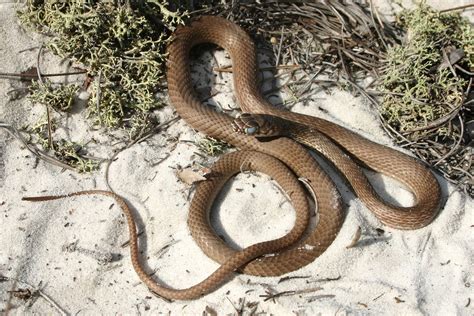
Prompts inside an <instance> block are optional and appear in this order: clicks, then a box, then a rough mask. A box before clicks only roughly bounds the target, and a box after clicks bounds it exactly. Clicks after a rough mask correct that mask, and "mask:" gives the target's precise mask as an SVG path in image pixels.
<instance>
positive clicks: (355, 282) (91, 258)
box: [0, 0, 474, 315]
mask: <svg viewBox="0 0 474 316" xmlns="http://www.w3.org/2000/svg"><path fill="white" fill-rule="evenodd" d="M4 2H5V1H4ZM439 2H441V1H439ZM467 2H468V1H464V3H467ZM461 4H462V1H454V0H452V1H446V2H445V3H443V4H442V5H443V6H444V7H449V6H453V5H461ZM387 7H388V6H385V8H387ZM16 8H17V6H16V5H14V4H12V3H1V2H0V71H3V72H15V73H18V72H20V71H24V70H26V69H27V68H29V67H32V66H36V56H37V49H32V50H27V51H24V52H22V51H23V50H25V49H28V48H32V47H37V46H39V44H40V43H41V41H43V40H44V38H42V37H41V36H38V35H36V34H32V33H31V32H25V31H23V30H22V29H21V28H20V26H19V24H18V21H17V20H16V17H15V14H14V13H15V10H16ZM208 56H209V55H208ZM216 56H218V59H219V60H221V61H222V64H225V63H229V61H225V60H224V59H225V58H224V54H223V53H222V52H217V53H216ZM61 62H62V61H61V60H60V59H58V58H56V57H53V56H51V55H50V54H48V53H47V54H46V55H45V56H44V57H43V58H42V66H43V71H44V72H56V71H66V70H67V67H66V65H65V63H61ZM216 81H217V82H216V83H215V89H216V90H218V91H220V92H221V93H219V94H218V95H217V96H216V97H215V98H214V100H215V101H217V102H219V103H220V104H221V105H222V106H223V107H227V106H233V105H234V104H235V102H234V99H233V97H232V87H231V86H229V84H228V83H227V84H226V83H225V82H226V81H228V82H230V81H231V76H226V75H225V74H223V79H220V78H219V77H218V78H217V79H216ZM19 86H21V85H20V83H19V82H15V81H8V80H3V79H1V80H0V95H1V98H0V120H4V121H6V122H9V123H11V124H13V125H15V126H17V127H20V126H22V125H24V124H27V123H32V122H35V121H36V120H38V119H39V118H40V117H41V116H42V115H44V114H43V113H44V108H43V107H42V106H41V105H34V106H33V105H31V104H30V103H29V102H27V101H26V100H25V99H20V100H9V97H8V95H7V92H8V91H10V90H12V89H14V88H17V87H19ZM282 97H283V98H284V97H285V96H284V95H283V96H282ZM315 105H318V106H320V107H321V108H322V109H323V110H324V111H320V110H318V108H317V106H315ZM293 110H295V111H299V112H304V113H308V114H312V115H318V116H322V117H326V118H328V119H330V120H333V121H336V122H338V123H340V124H342V125H344V126H346V127H349V128H351V129H353V130H356V131H357V132H359V133H361V134H363V135H364V136H366V137H368V138H370V139H372V140H375V141H377V142H380V143H383V144H386V145H389V146H392V143H391V141H390V139H389V138H388V136H387V135H385V134H384V132H383V129H382V128H381V127H380V126H379V123H378V121H377V117H376V114H375V113H374V111H373V110H371V109H370V107H369V106H368V105H367V104H366V103H365V102H364V101H363V100H361V99H357V98H354V97H352V96H351V95H349V94H347V93H344V92H334V93H332V94H331V95H326V94H318V95H315V96H314V101H312V102H310V103H309V104H308V105H304V106H303V105H296V106H295V107H294V108H293ZM326 111H327V113H326ZM84 113H85V112H84V111H81V109H78V110H77V111H75V112H74V114H72V115H70V116H69V117H63V122H65V123H66V124H67V125H66V126H67V130H66V129H64V128H63V129H59V130H58V131H57V132H56V134H55V136H57V137H64V136H67V137H70V138H71V139H72V140H75V141H79V142H81V141H82V142H86V141H89V140H90V139H91V138H92V137H94V139H96V140H97V144H96V145H93V146H92V150H93V153H94V155H96V156H100V157H110V156H111V155H112V153H113V150H114V149H117V148H118V147H119V146H120V144H119V145H111V144H116V143H117V141H116V140H113V139H110V138H108V137H106V133H105V132H104V131H92V130H90V129H89V128H88V127H87V126H88V125H87V123H86V120H85V114H84ZM160 116H161V117H162V121H166V120H167V119H169V118H171V117H173V111H172V108H171V107H167V108H165V109H163V110H162V111H160ZM199 137H200V136H199V135H197V134H196V133H195V132H194V131H193V130H192V129H190V128H189V126H188V125H187V124H186V123H184V122H183V121H182V120H180V121H179V122H177V123H176V124H174V125H172V126H171V127H170V128H169V129H167V130H166V131H164V132H161V133H159V134H157V135H155V136H154V137H152V138H150V139H148V140H147V141H146V142H143V143H141V144H137V145H135V146H133V147H132V148H130V149H128V150H126V151H124V152H122V153H121V154H120V155H119V156H118V159H117V160H116V161H115V162H114V163H113V164H112V166H111V169H110V179H111V185H112V186H113V188H114V190H116V192H117V193H119V194H121V195H122V196H124V197H125V198H127V199H128V200H129V202H130V203H131V204H132V205H133V207H134V208H135V209H136V210H137V211H138V213H139V214H140V219H139V227H143V226H145V227H146V238H142V239H141V242H142V246H141V247H142V249H143V250H144V252H145V256H146V257H147V258H148V261H147V265H148V268H149V270H150V271H156V274H155V277H156V278H157V279H159V280H160V282H162V283H164V284H167V285H169V286H171V287H176V288H183V287H187V286H190V285H193V284H195V283H196V282H198V281H200V280H202V279H203V278H205V277H206V276H208V275H209V274H210V273H211V272H212V271H214V270H215V269H216V267H217V264H215V263H214V262H213V261H211V260H210V259H208V258H207V257H206V256H205V255H204V254H203V253H202V252H201V251H200V250H199V248H198V247H197V246H196V244H195V243H194V241H193V240H192V238H191V237H190V234H189V232H188V229H187V226H186V217H187V210H188V207H189V197H188V196H189V191H190V187H189V186H187V185H186V184H184V183H182V182H181V181H179V180H178V178H177V176H176V174H175V168H176V167H177V166H178V165H180V166H182V167H186V166H188V165H191V164H192V162H193V161H195V160H196V161H198V162H203V161H204V160H203V159H202V158H201V157H199V156H198V155H196V154H195V153H196V152H198V149H197V147H196V145H195V144H194V143H192V142H188V141H194V140H196V139H199ZM0 150H1V155H0V158H1V157H3V159H4V161H3V162H0V188H1V189H0V219H1V220H0V228H1V232H0V275H3V276H5V277H8V278H17V279H19V280H21V281H22V282H27V283H28V284H30V285H33V286H35V287H37V286H38V285H39V288H40V289H41V291H42V293H44V294H45V295H47V296H48V297H50V298H51V299H52V300H54V301H55V302H56V303H57V304H58V305H59V306H60V307H61V308H62V309H63V310H64V311H67V312H68V313H70V314H84V313H87V314H97V313H107V314H112V313H121V314H122V313H125V314H136V313H153V314H161V313H162V314H189V315H197V314H202V313H203V311H205V310H206V307H209V308H211V309H213V310H215V311H216V312H217V313H218V315H227V314H235V313H236V309H235V308H239V307H240V306H241V299H245V303H244V305H243V306H244V311H245V312H244V314H248V313H249V312H250V311H251V310H252V308H251V307H249V306H248V305H247V304H249V303H252V302H258V305H257V306H256V312H263V313H268V314H275V315H289V314H297V315H315V314H323V315H326V314H328V315H335V314H338V315H344V314H373V315H379V314H393V315H395V314H397V315H425V314H427V315H472V314H473V313H474V302H472V303H470V301H471V300H472V299H474V295H473V291H472V287H474V280H473V266H472V264H473V262H472V260H473V259H472V258H473V256H474V251H473V247H472V245H473V244H474V240H473V225H474V220H473V216H472V211H473V210H474V203H473V201H472V199H470V198H467V197H466V196H464V195H463V194H461V193H460V192H458V191H456V190H455V188H454V187H453V186H452V185H450V184H449V183H447V182H446V181H445V180H443V179H442V178H440V177H438V179H439V181H440V183H441V186H442V190H443V197H444V202H445V204H444V207H443V208H442V210H441V212H440V214H439V216H438V217H437V218H436V220H435V221H434V222H433V223H432V224H431V225H429V226H428V227H426V228H423V229H420V230H417V231H397V230H393V229H389V228H387V227H383V226H382V225H381V224H380V223H379V222H378V221H377V220H376V219H375V217H374V216H373V215H372V214H371V213H370V212H369V211H368V210H367V208H366V207H365V206H364V205H363V204H362V203H361V202H360V201H359V200H358V199H357V198H355V197H354V195H353V194H352V193H351V192H350V190H349V189H347V188H346V187H345V186H343V185H340V183H339V188H340V191H341V194H342V195H343V198H344V201H345V203H346V204H347V207H346V214H347V216H346V220H345V222H344V225H343V228H342V230H341V232H340V234H339V235H338V237H337V239H336V240H335V242H334V243H333V244H332V245H331V247H330V248H329V249H328V250H327V251H326V252H325V253H324V254H323V255H322V256H321V257H319V258H318V259H317V260H315V261H314V262H313V263H312V264H310V265H308V266H306V267H305V268H303V269H301V270H299V271H296V272H294V273H291V274H289V276H292V277H295V276H306V277H307V278H300V279H293V280H290V281H287V282H282V283H279V280H280V279H281V278H279V277H277V278H260V277H249V276H245V275H236V276H235V277H233V278H232V280H231V281H230V282H228V283H226V284H224V285H223V286H222V287H220V288H219V289H218V290H217V291H215V292H213V293H211V294H209V295H207V296H205V297H204V298H202V299H200V300H196V301H190V302H174V303H167V302H165V301H163V300H162V299H160V298H156V297H154V296H153V295H152V294H151V293H150V292H149V291H148V289H147V288H146V287H145V286H144V285H143V284H141V282H140V281H139V279H138V277H137V275H136V274H135V271H134V270H133V268H132V266H131V262H130V255H129V252H128V248H127V247H121V245H122V244H123V243H124V242H125V241H127V239H128V232H127V228H126V225H125V222H124V218H123V216H122V214H121V212H120V210H119V209H118V208H117V207H116V206H114V207H112V208H111V207H110V206H111V205H112V204H113V201H112V200H110V199H107V198H103V197H78V198H71V199H65V200H59V201H54V202H45V203H37V204H33V203H28V202H22V201H21V198H22V197H23V196H32V195H41V194H58V193H67V192H72V191H77V190H83V189H92V188H101V189H105V188H106V187H105V183H104V169H101V171H99V172H96V173H93V174H86V175H79V174H76V173H74V172H69V171H62V170H61V169H60V168H58V167H56V166H53V165H50V164H47V163H45V162H43V161H39V162H38V161H36V158H35V157H33V156H32V155H31V154H30V153H29V152H28V151H27V150H25V149H24V148H23V146H22V145H21V144H20V143H19V142H18V141H17V140H15V139H14V138H12V137H11V136H9V135H8V134H7V133H6V132H5V131H3V130H0ZM167 155H169V157H168V158H166V159H165V160H164V161H163V162H161V163H160V164H158V165H155V163H156V162H158V161H160V159H161V158H164V157H167ZM371 178H372V180H373V181H374V183H375V185H376V188H377V190H379V191H381V192H382V193H383V194H384V195H388V196H389V198H391V200H392V201H393V200H394V201H396V203H399V204H402V205H409V204H410V201H411V195H410V194H409V193H408V192H406V191H405V190H404V189H403V188H401V187H400V185H398V184H397V183H394V181H390V180H389V179H386V178H383V177H380V176H373V177H371ZM338 182H340V181H338ZM237 189H242V190H237ZM220 206H221V207H220V209H219V210H217V211H218V216H217V220H216V226H217V228H218V230H219V231H220V232H222V233H223V234H224V235H225V236H226V239H231V240H232V241H233V243H234V244H236V245H239V246H241V247H245V246H247V245H250V244H252V243H255V242H257V241H262V240H267V239H271V238H275V237H278V236H281V235H282V234H284V233H285V232H287V231H288V230H289V229H290V228H291V225H292V221H293V213H292V208H291V206H290V205H289V203H287V202H285V198H284V197H283V196H282V194H281V192H280V191H279V190H278V189H277V188H276V186H275V185H274V183H273V182H272V181H269V179H268V177H267V176H264V175H252V174H242V175H239V176H238V177H237V179H236V180H235V181H233V182H232V183H231V184H230V185H229V186H228V187H227V188H226V190H225V198H224V199H223V201H222V203H221V204H220ZM359 226H360V227H361V228H362V238H361V240H360V241H359V243H358V245H357V247H355V248H351V249H346V246H347V245H348V244H350V242H351V240H352V237H353V235H354V233H355V232H356V230H357V228H358V227H359ZM377 228H381V229H383V230H384V232H383V233H380V232H378V231H377V230H376V229H377ZM169 243H172V245H171V246H170V247H169V248H168V251H167V252H164V253H163V252H162V251H160V250H161V249H162V248H163V247H164V246H165V245H167V244H169ZM74 245H75V246H74ZM66 247H67V248H66ZM108 259H112V261H111V262H110V260H109V262H106V263H104V261H107V260H108ZM328 278H332V279H337V280H331V281H328V280H327V279H328ZM22 282H18V283H17V284H13V283H12V282H10V281H4V282H1V279H0V310H2V311H3V310H4V309H5V308H7V301H8V300H9V298H10V297H11V294H9V293H8V292H7V291H10V290H14V289H18V288H23V289H25V288H28V286H26V285H25V284H24V283H22ZM305 289H314V291H309V292H308V293H302V294H297V295H292V296H282V297H279V298H277V299H275V300H274V301H272V300H269V301H264V297H262V295H266V293H267V291H272V292H275V293H276V292H283V291H291V290H305ZM10 304H11V305H10V307H9V309H10V313H11V314H23V313H40V314H56V313H58V311H57V310H56V309H54V308H53V307H52V306H51V305H50V304H49V303H48V302H47V301H46V300H44V299H43V298H37V299H33V300H29V301H22V300H20V299H18V298H12V299H11V301H10ZM469 304H470V305H469ZM467 305H469V306H467Z"/></svg>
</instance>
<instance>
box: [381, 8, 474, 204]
mask: <svg viewBox="0 0 474 316" xmlns="http://www.w3.org/2000/svg"><path fill="white" fill-rule="evenodd" d="M397 24H398V26H399V27H401V28H402V29H404V30H406V39H405V41H404V43H403V44H402V45H399V46H394V47H391V48H390V49H389V50H388V52H387V60H386V62H385V67H384V69H383V74H382V76H381V79H382V80H381V81H382V83H381V86H380V89H381V90H382V91H384V92H385V93H384V97H383V102H382V105H381V107H380V112H381V115H382V117H383V118H384V120H385V122H386V123H387V124H388V125H390V127H391V129H392V130H395V131H396V132H397V134H396V140H397V141H398V142H400V143H403V144H405V145H407V146H408V148H410V149H411V150H412V151H414V152H415V153H416V154H417V155H418V157H420V158H422V159H423V160H425V161H427V162H428V163H429V164H431V165H434V166H436V167H437V168H438V169H439V170H440V171H441V172H442V173H443V174H444V175H445V176H446V178H447V179H449V180H451V181H453V182H454V183H457V184H459V185H460V186H461V187H462V188H463V189H464V190H465V191H466V192H468V193H469V194H471V195H474V186H473V183H472V174H473V173H474V164H472V161H471V159H472V153H470V149H469V145H468V144H467V143H465V142H468V141H469V140H468V139H469V137H466V135H464V131H465V129H464V128H463V125H464V122H469V121H470V120H472V119H473V118H474V117H473V115H472V112H470V111H469V110H468V109H467V108H466V107H465V102H466V96H467V95H466V93H467V91H468V84H469V81H470V80H472V72H473V70H472V69H473V68H474V31H473V28H472V26H471V24H470V23H469V21H467V20H466V19H464V18H462V17H461V16H460V15H459V14H454V13H440V12H438V11H435V10H434V9H432V8H430V7H429V6H427V5H426V4H425V3H424V2H421V3H419V4H418V6H417V7H416V8H415V9H413V10H404V11H402V12H401V13H400V14H399V15H398V17H397Z"/></svg>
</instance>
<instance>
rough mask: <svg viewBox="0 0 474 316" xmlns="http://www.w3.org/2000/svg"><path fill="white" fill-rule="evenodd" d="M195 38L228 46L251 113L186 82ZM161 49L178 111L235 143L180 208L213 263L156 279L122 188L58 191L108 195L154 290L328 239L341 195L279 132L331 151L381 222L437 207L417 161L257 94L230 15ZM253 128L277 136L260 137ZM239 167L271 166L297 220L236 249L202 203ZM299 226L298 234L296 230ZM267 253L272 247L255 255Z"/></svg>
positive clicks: (189, 292) (204, 20)
mask: <svg viewBox="0 0 474 316" xmlns="http://www.w3.org/2000/svg"><path fill="white" fill-rule="evenodd" d="M200 43H214V44H217V45H219V46H221V47H222V48H224V49H226V50H227V51H228V52H229V54H230V56H231V59H232V63H233V76H234V86H235V92H236V97H237V100H238V103H239V105H240V107H241V108H242V110H244V111H245V112H250V113H253V114H245V115H242V116H241V117H240V118H238V119H237V120H235V121H234V119H233V118H231V117H230V116H227V115H225V114H223V113H218V112H216V111H214V110H212V109H210V108H209V107H206V106H204V105H203V104H201V102H200V100H199V99H198V98H197V96H196V93H195V91H194V89H193V85H192V81H191V76H190V65H189V53H190V50H191V48H192V47H194V46H195V45H197V44H200ZM168 53H169V57H168V63H167V67H168V71H167V78H168V88H169V95H170V99H171V102H172V104H173V106H174V107H175V108H176V110H177V111H178V113H179V115H180V116H181V117H182V118H183V119H184V120H185V121H186V122H187V123H188V124H189V125H191V126H192V127H193V128H195V129H196V130H198V131H200V132H202V133H204V134H206V135H208V136H211V137H213V138H216V139H220V140H223V141H225V142H227V143H229V144H232V145H234V146H235V147H238V148H239V149H241V151H237V152H234V153H231V154H228V155H225V156H224V157H223V159H220V160H219V161H218V162H217V163H216V165H215V166H213V167H212V174H213V175H215V176H214V177H211V179H209V180H208V181H204V182H202V183H200V184H199V185H198V187H197V189H196V193H195V196H194V198H193V201H192V203H191V208H190V213H189V218H188V225H189V228H190V231H191V234H192V235H193V237H194V238H195V239H196V242H197V243H198V244H199V245H200V246H201V248H202V249H203V251H204V252H205V253H206V254H207V255H208V256H210V257H212V258H214V259H215V260H216V261H218V262H220V263H221V264H222V265H221V266H220V268H219V269H217V270H216V271H215V272H214V273H213V274H212V275H211V276H209V277H208V278H206V279H205V280H204V281H202V282H201V283H199V284H197V285H195V286H192V287H190V288H188V289H183V290H175V289H170V288H168V287H165V286H161V285H159V284H158V283H156V282H155V281H154V280H153V279H152V278H151V277H150V276H149V275H148V274H147V273H146V271H145V270H144V269H143V268H142V266H141V264H140V262H139V254H138V241H137V234H136V228H135V222H134V219H133V214H132V213H131V212H130V210H129V208H128V206H127V204H126V203H125V201H124V200H123V199H122V198H120V197H119V196H118V195H115V194H114V193H111V192H108V191H97V190H91V191H82V192H76V193H72V194H69V195H67V196H74V195H84V194H96V193H99V194H103V195H108V196H111V197H113V198H115V199H116V200H117V202H118V204H119V205H120V207H121V208H122V210H123V211H124V213H125V215H126V216H127V220H128V226H129V232H130V251H131V258H132V263H133V267H134V269H135V270H136V272H137V274H138V275H139V277H140V279H141V280H142V281H143V282H144V283H145V284H146V285H147V286H148V287H149V288H150V290H152V291H153V292H155V293H156V294H158V295H160V296H163V297H165V298H168V299H179V300H186V299H194V298H197V297H199V296H202V295H204V294H207V293H209V292H210V291H212V290H213V289H215V288H216V287H217V286H218V285H220V284H222V282H223V281H224V280H226V279H227V278H228V277H229V275H230V274H231V273H232V272H233V271H236V270H241V271H243V272H244V273H248V274H254V275H263V276H276V275H281V274H284V273H287V272H290V271H293V270H296V269H298V268H300V267H302V266H304V265H306V264H308V263H310V262H312V261H313V260H314V259H315V258H316V257H317V256H319V255H320V254H321V253H323V252H324V251H325V250H326V248H327V247H329V245H330V244H331V243H332V241H333V240H334V239H335V237H336V235H337V233H338V232H339V230H340V227H341V225H342V222H343V212H342V205H341V200H340V195H339V193H338V191H337V189H336V187H335V186H334V184H333V182H332V181H331V180H330V178H329V177H328V176H327V174H326V173H325V172H324V171H323V170H322V169H321V168H320V167H319V166H318V165H317V164H316V162H315V160H314V159H313V157H312V156H311V155H310V154H309V153H308V152H307V150H306V149H305V148H304V147H303V146H302V145H300V144H298V143H297V142H296V141H294V140H292V139H290V138H288V137H291V138H293V139H295V140H297V141H298V142H301V143H303V144H305V145H307V146H311V147H313V148H315V149H317V150H318V151H319V152H321V153H322V154H323V155H324V156H325V157H326V158H327V159H328V160H330V161H331V162H332V163H333V164H334V165H335V166H336V167H337V168H338V169H339V170H340V171H341V173H342V174H343V175H344V176H345V177H346V178H347V180H348V181H349V182H350V184H351V186H352V187H353V190H354V191H355V193H356V194H357V196H358V197H359V198H360V200H362V201H363V202H364V203H365V204H366V205H367V207H368V208H369V209H370V210H371V211H372V212H373V213H374V214H375V215H376V216H377V218H378V219H379V220H380V221H381V222H382V223H384V224H385V225H388V226H390V227H393V228H397V229H416V228H420V227H423V226H425V225H427V224H429V223H430V222H431V221H432V219H433V218H434V216H435V215H436V212H437V209H438V206H439V203H440V188H439V184H438V182H437V181H436V179H435V177H434V176H433V174H432V173H431V172H430V171H429V170H428V169H427V168H426V167H425V166H424V165H423V164H421V163H420V162H418V161H416V160H415V159H413V158H411V157H409V156H407V155H405V154H403V153H401V152H398V151H396V150H393V149H390V148H388V147H385V146H382V145H379V144H376V143H374V142H371V141H369V140H367V139H365V138H363V137H361V136H359V135H357V134H355V133H353V132H351V131H349V130H347V129H345V128H343V127H341V126H338V125H336V124H334V123H331V122H328V121H326V120H323V119H320V118H316V117H311V116H306V115H302V114H296V113H292V112H288V111H282V110H278V109H276V108H274V107H272V106H271V105H270V104H269V103H268V102H267V101H266V100H264V99H263V98H262V96H261V94H260V93H259V89H258V84H257V80H256V78H257V64H256V56H255V48H254V43H253V41H252V40H251V39H250V37H249V36H248V35H247V34H246V33H245V32H244V31H243V30H242V29H240V28H239V27H238V26H237V25H235V24H234V23H232V22H230V21H228V20H225V19H223V18H219V17H213V16H206V17H201V18H199V19H197V20H195V21H194V22H193V23H192V24H191V25H190V26H187V27H180V28H179V29H178V30H177V31H176V32H175V34H174V35H173V39H172V41H171V43H170V45H169V47H168ZM255 136H259V137H268V136H278V137H276V138H274V139H271V140H267V141H260V140H259V139H258V138H257V137H255ZM341 148H343V149H344V151H343V150H341ZM346 152H347V154H349V156H351V157H353V158H355V159H356V160H357V161H358V162H359V163H362V164H363V165H365V166H367V167H369V168H371V169H373V170H375V171H377V172H381V173H383V174H385V175H388V176H390V177H392V178H394V179H396V180H398V181H400V182H402V183H403V184H405V185H406V186H407V187H408V188H409V189H410V190H411V191H412V193H413V194H414V196H415V200H416V201H415V205H414V206H411V207H395V206H392V205H387V204H386V203H384V202H383V201H382V200H381V198H380V197H379V196H378V195H377V194H376V193H375V192H374V190H373V189H372V187H371V186H370V184H369V183H368V181H367V179H366V177H365V176H364V174H363V173H362V172H361V170H360V168H359V167H358V166H357V164H356V163H355V162H354V161H353V160H352V159H351V158H350V157H349V156H348V155H347V154H346ZM285 165H286V166H285ZM288 168H289V169H288ZM290 169H291V170H290ZM241 170H257V171H262V172H264V173H267V174H269V175H271V176H272V177H273V178H274V179H275V180H276V181H277V182H278V183H279V184H280V185H281V186H282V188H283V189H284V190H285V192H287V194H288V196H289V197H290V200H291V202H292V203H293V206H294V208H295V210H296V220H295V224H294V226H293V229H292V230H291V231H290V232H289V233H288V234H287V235H285V236H283V237H281V238H279V239H276V240H272V241H268V242H263V243H259V244H255V245H253V246H250V247H247V248H245V249H243V250H240V251H237V250H234V249H231V248H229V247H228V246H226V245H225V244H224V242H223V241H222V240H220V239H219V238H218V237H216V236H215V235H214V232H213V230H212V228H210V226H209V224H208V211H209V209H210V207H211V206H212V202H213V200H214V198H215V197H216V195H217V192H218V191H219V190H220V188H221V187H222V186H223V185H224V183H225V182H226V181H227V179H228V178H229V177H230V176H232V175H233V174H235V173H237V172H240V171H241ZM295 175H296V176H297V177H300V178H304V179H306V182H307V183H308V184H309V186H310V187H311V191H313V192H314V194H315V196H316V201H315V202H316V204H317V210H318V216H319V218H318V223H317V225H316V227H315V229H314V230H313V231H310V232H307V233H306V234H303V233H305V230H306V228H307V225H308V221H309V206H308V202H307V199H306V195H305V192H304V190H303V189H302V187H301V184H299V183H298V181H297V180H296V177H295ZM62 197H65V196H47V197H29V198H24V199H25V200H29V201H44V200H51V199H57V198H62ZM302 235H303V236H304V237H302V238H301V236H302ZM290 246H291V247H290ZM282 249H283V250H282ZM269 253H274V255H272V256H267V257H262V255H264V254H269Z"/></svg>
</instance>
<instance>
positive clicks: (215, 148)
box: [196, 137, 230, 157]
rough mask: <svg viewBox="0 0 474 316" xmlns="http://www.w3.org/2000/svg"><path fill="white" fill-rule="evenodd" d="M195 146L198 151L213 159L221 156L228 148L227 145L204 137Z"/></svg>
mask: <svg viewBox="0 0 474 316" xmlns="http://www.w3.org/2000/svg"><path fill="white" fill-rule="evenodd" d="M196 144H197V146H198V148H199V150H200V151H202V152H203V153H205V154H207V155H209V156H213V157H216V156H219V155H221V154H223V153H224V152H225V151H227V149H229V148H230V146H229V145H228V144H227V143H225V142H223V141H220V140H217V139H214V138H212V137H204V138H202V139H201V140H199V141H198V142H197V143H196Z"/></svg>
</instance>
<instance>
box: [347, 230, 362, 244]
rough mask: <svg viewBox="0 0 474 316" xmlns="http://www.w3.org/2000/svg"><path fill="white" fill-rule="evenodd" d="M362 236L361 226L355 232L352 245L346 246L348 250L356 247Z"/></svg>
mask: <svg viewBox="0 0 474 316" xmlns="http://www.w3.org/2000/svg"><path fill="white" fill-rule="evenodd" d="M361 235H362V228H360V226H359V227H357V231H356V232H355V234H354V237H352V241H351V243H350V244H349V245H347V246H346V249H349V248H352V247H354V246H355V245H356V244H357V242H358V241H359V239H360V236H361Z"/></svg>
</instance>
